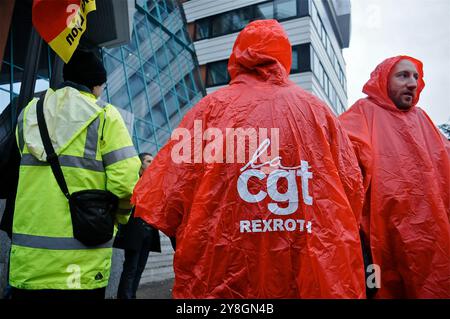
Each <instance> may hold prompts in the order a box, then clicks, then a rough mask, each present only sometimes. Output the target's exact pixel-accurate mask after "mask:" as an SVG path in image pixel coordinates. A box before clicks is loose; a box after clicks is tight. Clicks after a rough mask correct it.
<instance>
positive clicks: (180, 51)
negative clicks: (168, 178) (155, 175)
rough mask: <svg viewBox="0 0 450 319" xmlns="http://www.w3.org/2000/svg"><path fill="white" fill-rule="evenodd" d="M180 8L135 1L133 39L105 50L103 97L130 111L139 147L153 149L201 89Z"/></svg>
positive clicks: (169, 3)
mask: <svg viewBox="0 0 450 319" xmlns="http://www.w3.org/2000/svg"><path fill="white" fill-rule="evenodd" d="M181 10H182V8H180V7H179V6H178V5H177V1H162V0H151V1H137V2H136V12H135V14H134V19H133V33H132V37H131V42H130V43H129V44H128V45H125V46H121V47H118V48H113V49H104V50H103V60H104V63H105V67H106V69H107V72H108V82H107V87H106V90H105V94H104V97H103V98H104V99H105V100H107V101H109V102H111V103H112V104H113V105H116V106H118V107H120V108H123V109H125V110H127V111H129V112H131V113H132V114H133V115H134V126H133V141H134V144H135V146H136V148H137V150H138V151H139V152H150V153H153V154H155V153H156V152H157V151H158V150H159V149H160V148H161V147H162V146H163V145H164V144H165V143H166V141H167V140H168V139H169V137H170V133H171V131H172V130H173V129H174V128H175V127H177V125H178V123H179V122H180V121H181V119H182V117H183V116H184V114H185V113H186V111H187V110H189V109H190V108H191V107H192V106H193V105H195V104H196V103H197V102H198V101H199V100H200V99H201V98H202V97H203V95H204V92H205V91H204V88H203V84H202V82H201V80H200V73H199V69H198V64H197V62H196V56H195V52H194V46H193V44H192V42H191V40H190V38H189V34H188V33H187V30H186V24H185V20H184V16H183V13H182V12H181Z"/></svg>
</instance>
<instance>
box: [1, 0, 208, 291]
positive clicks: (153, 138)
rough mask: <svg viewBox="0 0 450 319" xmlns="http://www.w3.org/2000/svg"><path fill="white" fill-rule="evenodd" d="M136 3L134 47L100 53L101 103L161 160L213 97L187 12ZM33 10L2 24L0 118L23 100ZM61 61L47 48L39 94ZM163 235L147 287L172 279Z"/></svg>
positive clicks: (23, 7) (26, 0)
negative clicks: (187, 119)
mask: <svg viewBox="0 0 450 319" xmlns="http://www.w3.org/2000/svg"><path fill="white" fill-rule="evenodd" d="M100 1H102V0H98V3H100ZM106 1H110V0H106ZM131 3H133V6H134V8H133V10H130V12H132V15H131V16H129V19H130V21H129V22H130V26H131V28H130V29H131V37H130V42H129V43H128V44H127V45H123V46H119V47H114V48H108V49H107V48H103V49H101V50H100V51H99V54H100V55H101V56H102V58H103V62H104V65H105V68H106V70H107V74H108V76H107V78H108V80H107V85H106V89H105V91H104V94H103V96H102V97H101V98H102V99H103V100H104V101H108V102H110V103H112V104H113V105H115V106H116V107H118V108H119V109H120V111H121V113H122V115H123V116H124V119H125V121H126V122H127V123H128V124H129V129H130V133H131V135H132V138H133V142H134V145H135V148H136V150H137V151H138V152H150V153H152V154H154V155H155V154H156V153H157V152H158V151H159V149H160V148H161V147H162V146H163V145H164V144H165V143H166V141H167V140H168V139H169V138H170V133H171V131H172V130H173V129H174V128H175V127H176V126H177V125H178V123H179V122H180V121H181V119H182V117H183V116H184V114H185V113H186V112H187V111H188V110H189V109H190V108H191V107H192V106H194V105H195V104H196V103H197V102H198V101H199V100H200V99H201V98H202V97H203V96H204V95H205V94H206V91H205V88H204V85H203V83H202V81H201V75H200V72H199V67H198V62H197V58H196V55H195V52H194V45H193V43H192V40H191V39H190V36H189V33H188V32H187V25H186V20H185V17H184V13H183V7H182V6H181V5H180V4H179V3H178V1H175V0H148V1H144V0H137V1H136V2H134V1H131ZM31 4H32V1H31V0H22V1H15V4H14V2H13V6H12V7H9V8H10V13H11V15H10V17H9V18H10V19H9V20H10V22H11V23H10V25H8V26H6V25H3V24H2V21H3V23H4V22H5V21H6V19H3V20H2V21H0V31H1V30H6V31H7V32H6V35H7V38H2V39H1V40H2V41H1V42H2V43H3V44H2V47H3V48H4V49H3V51H2V53H3V55H2V60H0V62H1V70H0V113H1V112H2V110H3V109H4V108H5V107H6V106H7V105H8V104H10V103H12V102H13V101H15V100H17V98H18V97H19V94H20V93H21V86H22V84H23V83H24V81H25V78H27V76H26V75H25V74H24V73H26V72H25V69H26V67H25V65H26V60H27V54H26V53H27V50H28V48H29V47H30V45H29V42H30V40H29V39H30V38H31V36H30V33H31ZM3 12H5V11H3ZM88 19H89V16H88ZM88 21H89V20H88ZM8 23H9V21H8ZM0 44H1V43H0ZM54 60H55V54H54V53H53V51H52V50H51V49H50V48H49V47H48V46H47V45H46V44H45V43H43V44H42V48H41V49H40V58H39V61H38V62H37V64H38V66H37V72H36V73H35V74H34V76H35V79H34V80H33V81H34V85H33V87H34V92H40V91H43V90H46V89H48V88H49V86H51V83H52V82H53V83H54V81H52V76H54V75H55V73H54V72H53V71H54V70H52V68H53V66H54ZM0 204H2V203H0ZM0 208H1V210H0V218H1V215H2V211H3V207H2V206H1V205H0ZM161 235H162V239H161V245H162V253H161V254H159V253H151V254H150V256H149V259H148V263H147V267H146V270H145V272H144V274H143V277H142V281H141V283H146V282H151V281H160V280H164V279H168V278H172V277H173V267H172V261H173V249H172V246H171V244H170V241H169V239H168V238H167V237H166V236H164V235H163V234H161ZM0 238H1V240H2V246H1V250H2V251H3V252H7V251H9V247H8V246H9V240H7V237H6V236H5V234H4V233H3V232H1V234H0ZM0 257H1V260H0V298H1V292H2V288H3V287H4V286H5V284H6V275H5V274H6V269H7V259H8V258H7V257H8V254H7V253H5V254H2V255H0ZM122 260H123V257H122V254H121V252H120V251H115V253H114V258H113V269H112V274H111V281H110V287H109V289H108V293H107V295H108V296H109V297H113V296H115V292H116V291H117V285H118V278H119V276H120V272H121V262H122Z"/></svg>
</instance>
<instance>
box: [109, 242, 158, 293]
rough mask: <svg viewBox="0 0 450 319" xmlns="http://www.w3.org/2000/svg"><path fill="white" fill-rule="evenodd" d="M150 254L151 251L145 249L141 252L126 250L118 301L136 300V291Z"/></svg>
mask: <svg viewBox="0 0 450 319" xmlns="http://www.w3.org/2000/svg"><path fill="white" fill-rule="evenodd" d="M143 246H144V245H143ZM149 253H150V250H149V249H147V248H145V247H143V248H141V249H140V250H131V249H125V261H124V262H123V270H122V275H121V276H120V283H119V289H118V291H117V299H136V291H137V289H138V287H139V281H140V280H141V276H142V273H143V271H144V269H145V265H146V264H147V258H148V255H149Z"/></svg>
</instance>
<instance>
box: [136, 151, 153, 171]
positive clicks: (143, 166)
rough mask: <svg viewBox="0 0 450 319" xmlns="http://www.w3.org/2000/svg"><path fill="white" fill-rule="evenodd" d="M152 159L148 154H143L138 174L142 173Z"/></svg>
mask: <svg viewBox="0 0 450 319" xmlns="http://www.w3.org/2000/svg"><path fill="white" fill-rule="evenodd" d="M152 161H153V157H152V156H150V155H145V156H144V160H143V161H142V165H141V169H140V170H139V175H141V176H142V174H144V171H145V170H146V169H147V167H148V166H149V165H150V164H151V162H152Z"/></svg>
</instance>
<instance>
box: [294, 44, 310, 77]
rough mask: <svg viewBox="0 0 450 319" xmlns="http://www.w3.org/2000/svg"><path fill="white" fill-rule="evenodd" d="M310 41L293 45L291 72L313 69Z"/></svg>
mask: <svg viewBox="0 0 450 319" xmlns="http://www.w3.org/2000/svg"><path fill="white" fill-rule="evenodd" d="M310 46H311V44H310V43H304V44H300V45H295V46H293V47H292V66H291V74H293V73H301V72H309V71H311V57H310V49H309V48H310Z"/></svg>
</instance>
